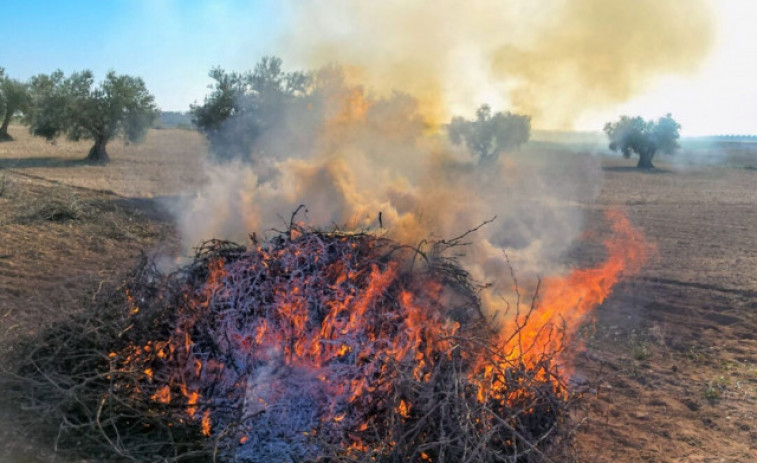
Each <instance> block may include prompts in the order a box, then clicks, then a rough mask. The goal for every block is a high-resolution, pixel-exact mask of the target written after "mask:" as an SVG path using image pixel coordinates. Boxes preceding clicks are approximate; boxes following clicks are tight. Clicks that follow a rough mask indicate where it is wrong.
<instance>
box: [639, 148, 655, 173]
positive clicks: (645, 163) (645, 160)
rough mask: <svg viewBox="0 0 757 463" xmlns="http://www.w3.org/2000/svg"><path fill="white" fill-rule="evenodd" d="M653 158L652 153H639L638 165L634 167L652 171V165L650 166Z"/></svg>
mask: <svg viewBox="0 0 757 463" xmlns="http://www.w3.org/2000/svg"><path fill="white" fill-rule="evenodd" d="M653 157H654V152H644V153H639V163H638V164H636V167H637V168H639V169H654V165H652V158H653Z"/></svg>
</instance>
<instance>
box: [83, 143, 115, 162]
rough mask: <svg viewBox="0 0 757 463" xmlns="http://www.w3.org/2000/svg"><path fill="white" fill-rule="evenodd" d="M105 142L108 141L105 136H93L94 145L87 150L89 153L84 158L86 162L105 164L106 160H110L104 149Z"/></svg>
mask: <svg viewBox="0 0 757 463" xmlns="http://www.w3.org/2000/svg"><path fill="white" fill-rule="evenodd" d="M106 143H108V141H107V140H106V139H105V137H97V138H95V145H94V146H93V147H92V149H90V150H89V155H88V156H87V159H86V160H87V162H89V163H92V164H107V163H108V162H110V157H108V152H107V151H105V144H106Z"/></svg>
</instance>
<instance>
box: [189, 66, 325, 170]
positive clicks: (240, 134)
mask: <svg viewBox="0 0 757 463" xmlns="http://www.w3.org/2000/svg"><path fill="white" fill-rule="evenodd" d="M209 75H210V77H211V78H212V79H213V80H214V81H215V82H214V84H213V86H212V92H211V93H210V95H208V96H206V97H205V100H204V102H203V104H195V105H192V106H191V113H192V117H193V122H194V124H195V125H196V126H197V128H198V129H199V130H200V132H202V133H203V134H205V136H207V138H208V141H209V142H210V147H211V150H212V152H213V153H214V155H215V156H216V157H217V158H218V159H221V160H225V159H244V160H254V152H255V148H256V143H257V142H258V140H259V138H260V137H261V135H262V134H263V133H265V132H266V131H268V130H269V129H271V128H272V127H274V126H277V125H279V124H281V122H282V120H283V118H284V117H285V114H286V111H287V109H288V108H290V107H291V106H292V105H293V104H296V103H299V104H303V103H304V97H305V96H306V95H307V93H308V91H309V89H310V84H311V82H312V76H311V74H310V73H307V72H301V71H297V72H285V71H284V70H283V69H282V61H281V59H279V58H276V57H264V58H263V59H262V60H261V61H260V62H259V63H258V64H257V65H256V66H255V69H254V70H253V71H252V72H250V71H248V72H245V73H236V72H231V73H227V72H226V71H224V70H223V69H222V68H214V69H212V70H211V71H210V74H209Z"/></svg>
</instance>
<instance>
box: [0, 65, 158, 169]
mask: <svg viewBox="0 0 757 463" xmlns="http://www.w3.org/2000/svg"><path fill="white" fill-rule="evenodd" d="M0 114H1V115H2V117H3V119H2V120H3V123H2V125H1V126H0V141H9V140H12V137H11V136H10V135H9V134H8V125H9V123H10V121H11V119H12V118H13V117H15V116H19V117H21V118H22V121H23V122H24V123H25V124H26V125H28V126H29V131H30V132H31V133H32V134H34V135H38V136H42V137H45V138H46V139H48V140H52V139H55V138H57V137H58V136H61V135H65V136H67V137H68V138H69V139H71V140H75V141H76V140H81V139H88V140H93V142H94V144H93V146H92V148H91V149H90V151H89V155H88V156H87V161H89V162H92V163H106V162H108V161H109V157H108V152H107V151H106V145H107V144H108V142H109V141H111V140H113V139H114V138H116V137H117V136H119V135H123V137H124V139H125V140H127V141H129V142H139V141H141V140H142V138H143V137H144V135H145V133H146V132H147V129H148V128H149V127H150V125H151V124H152V122H153V120H154V119H155V118H156V117H157V115H158V108H157V106H156V105H155V98H154V97H153V95H152V94H150V92H149V91H147V88H146V87H145V84H144V82H143V81H142V79H141V78H139V77H132V76H128V75H118V74H116V73H115V72H112V71H111V72H109V73H108V74H107V75H106V76H105V79H104V80H103V81H102V82H100V83H99V84H98V85H96V84H95V79H94V75H93V74H92V72H91V71H82V72H74V73H73V74H71V75H70V76H68V77H66V76H65V75H64V74H63V72H62V71H55V72H53V73H51V74H39V75H36V76H34V77H32V78H31V79H30V80H29V81H28V82H21V81H19V80H16V79H11V78H9V77H7V76H6V75H5V72H4V70H0Z"/></svg>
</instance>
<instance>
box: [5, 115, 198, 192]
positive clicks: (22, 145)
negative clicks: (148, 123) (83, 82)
mask: <svg viewBox="0 0 757 463" xmlns="http://www.w3.org/2000/svg"><path fill="white" fill-rule="evenodd" d="M9 133H10V134H11V135H12V136H13V138H14V139H15V140H14V141H12V142H7V143H0V169H12V170H15V171H18V172H23V173H25V174H29V175H35V176H39V177H44V178H45V179H48V180H55V181H58V182H62V183H65V184H67V185H75V186H79V187H84V188H90V189H95V190H106V191H112V192H115V193H118V194H120V195H123V196H129V197H140V198H152V197H156V196H170V195H176V194H179V193H180V192H182V191H185V190H187V189H188V188H191V187H194V186H196V185H197V184H198V183H201V182H203V181H204V179H203V176H202V162H203V159H204V158H205V155H206V153H207V143H206V141H205V138H204V137H203V136H202V135H200V134H199V133H197V132H194V131H190V130H178V129H165V130H150V131H148V133H147V137H146V138H145V141H144V143H141V144H137V145H135V144H128V145H127V144H125V143H124V142H123V141H122V140H120V139H116V140H113V141H111V142H110V143H109V144H108V153H109V154H110V157H111V162H110V163H109V164H107V165H104V166H99V165H88V164H86V163H84V162H83V160H84V158H85V157H86V156H87V153H88V151H89V149H90V145H91V143H90V141H86V140H84V141H80V142H72V141H68V140H66V139H65V138H59V139H58V140H56V141H54V142H47V141H45V140H44V139H43V138H40V137H33V136H31V135H30V134H29V132H28V130H26V127H23V126H20V125H15V126H11V127H10V129H9Z"/></svg>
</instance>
